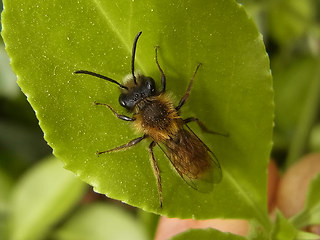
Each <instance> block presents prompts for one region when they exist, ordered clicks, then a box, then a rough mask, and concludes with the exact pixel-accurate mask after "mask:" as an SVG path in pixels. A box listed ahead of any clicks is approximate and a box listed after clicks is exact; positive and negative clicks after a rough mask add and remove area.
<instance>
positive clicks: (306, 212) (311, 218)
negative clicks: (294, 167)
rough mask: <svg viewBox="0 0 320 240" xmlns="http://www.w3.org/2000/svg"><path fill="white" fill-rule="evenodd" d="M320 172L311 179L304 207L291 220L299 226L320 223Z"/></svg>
mask: <svg viewBox="0 0 320 240" xmlns="http://www.w3.org/2000/svg"><path fill="white" fill-rule="evenodd" d="M319 189H320V174H318V175H317V177H315V178H314V179H313V180H311V182H310V185H309V189H308V193H307V197H306V204H305V206H304V209H303V210H302V211H301V212H300V213H299V214H297V215H295V216H293V217H292V219H290V221H291V222H292V224H293V225H295V226H296V227H297V228H302V227H305V226H308V225H315V224H317V225H318V224H320V191H319Z"/></svg>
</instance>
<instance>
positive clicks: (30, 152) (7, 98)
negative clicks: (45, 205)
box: [0, 0, 320, 239]
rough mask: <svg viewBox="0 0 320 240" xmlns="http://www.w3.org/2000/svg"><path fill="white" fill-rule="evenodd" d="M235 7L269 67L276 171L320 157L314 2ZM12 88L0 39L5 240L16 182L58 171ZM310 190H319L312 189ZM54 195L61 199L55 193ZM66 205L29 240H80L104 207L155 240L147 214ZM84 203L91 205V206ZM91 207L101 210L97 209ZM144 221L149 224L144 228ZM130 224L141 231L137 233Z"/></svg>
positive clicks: (0, 197) (0, 204)
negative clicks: (250, 24)
mask: <svg viewBox="0 0 320 240" xmlns="http://www.w3.org/2000/svg"><path fill="white" fill-rule="evenodd" d="M238 2H240V3H242V4H243V5H244V6H245V8H246V9H247V11H248V12H249V14H250V15H251V16H252V17H253V19H254V21H255V22H256V24H257V25H258V28H259V30H260V31H261V32H262V34H263V36H264V41H265V44H266V48H267V52H268V53H269V56H270V59H271V69H272V73H273V76H274V90H275V105H276V115H275V129H274V148H273V152H272V157H273V158H274V159H275V160H276V161H277V163H278V164H279V165H280V166H283V168H286V167H288V166H289V165H291V164H292V163H293V162H295V161H296V160H297V159H298V158H299V157H301V156H302V155H303V154H305V153H308V152H310V151H320V140H319V139H320V130H319V126H320V121H319V119H320V114H319V105H320V99H319V98H320V85H319V83H320V11H319V9H320V1H318V0H305V1H301V0H295V1H291V0H271V1H267V0H242V1H240V0H239V1H238ZM1 6H2V2H1ZM15 80H16V78H15V76H14V74H13V73H12V71H11V69H10V67H9V59H8V57H7V55H6V54H5V51H4V44H3V43H2V39H1V43H0V239H10V237H9V236H8V234H9V233H10V231H12V227H13V226H12V225H11V221H12V219H14V217H13V216H12V215H11V214H12V212H14V211H13V209H11V208H12V206H13V201H14V199H16V201H18V202H19V198H18V197H15V196H18V195H19V194H18V192H19V191H23V189H21V188H22V187H23V186H24V185H23V183H22V181H23V180H24V179H26V178H29V179H33V178H35V179H36V178H37V176H38V174H40V173H41V172H42V171H41V172H40V173H39V171H37V169H38V168H39V166H40V167H43V165H41V164H44V165H46V166H45V167H48V169H49V172H50V170H52V171H53V173H56V171H58V172H59V171H64V170H63V169H62V168H59V169H60V170H57V169H55V168H54V167H51V166H50V163H48V162H50V161H54V160H48V159H44V158H45V157H46V156H49V155H51V152H52V150H51V149H50V148H49V147H48V146H47V144H46V142H45V141H44V140H43V133H42V131H41V130H40V128H39V126H38V121H37V119H36V118H35V114H34V112H33V110H32V108H31V107H30V106H29V103H28V102H27V101H26V97H25V96H24V95H23V94H22V93H20V90H19V89H18V87H17V85H16V83H15ZM43 159H44V160H43ZM48 169H47V170H48ZM54 169H55V170H54ZM57 174H61V175H64V174H66V173H61V172H59V173H57ZM53 176H55V175H54V174H53ZM318 179H319V178H318ZM318 179H317V181H318V182H319V180H318ZM38 183H41V181H40V182H39V181H38ZM42 184H44V185H45V184H47V187H46V188H47V189H50V187H51V186H52V185H51V182H43V183H42ZM74 184H76V185H77V183H74ZM79 184H81V183H79ZM314 184H316V183H314ZM27 187H29V188H30V186H27ZM33 187H34V189H36V188H37V184H33ZM19 189H20V190H19ZM31 189H32V187H31ZM312 189H313V190H314V189H318V188H315V187H314V186H313V188H312ZM312 189H311V190H312ZM30 191H32V190H30ZM56 193H57V194H61V192H56ZM84 196H85V197H84ZM50 199H51V201H52V202H55V200H56V201H59V198H58V197H57V198H56V196H52V198H50ZM52 199H53V200H52ZM88 199H89V200H88ZM101 199H102V201H101ZM27 200H30V199H26V201H27ZM69 200H70V204H69V205H67V206H64V208H63V214H57V215H56V216H55V217H54V218H52V219H51V220H50V222H48V223H44V225H45V227H44V228H45V231H43V232H40V233H37V232H32V230H34V229H35V228H36V226H33V227H32V229H28V230H29V231H31V233H32V234H34V235H33V236H37V237H35V238H33V239H36V238H38V239H49V238H50V239H79V238H77V237H79V236H77V235H76V234H74V235H73V233H72V229H73V227H74V224H79V225H81V224H83V226H87V224H88V223H86V221H89V222H90V220H92V221H95V220H97V219H100V217H101V219H102V220H101V221H110V220H108V219H105V220H104V218H108V217H107V216H99V212H100V211H101V212H104V211H106V214H107V212H110V211H109V209H108V208H109V206H112V208H114V209H113V210H111V212H112V214H113V213H114V214H115V215H116V218H123V219H125V220H123V221H125V222H126V223H127V224H128V226H130V227H128V228H126V229H131V231H133V232H134V233H133V235H134V236H138V237H140V238H139V239H143V237H141V236H144V237H146V238H150V239H151V238H152V237H153V235H154V232H155V229H156V227H155V226H156V223H157V216H154V215H152V214H148V213H140V214H137V212H139V211H140V210H136V209H133V208H131V207H128V206H125V205H120V204H118V203H114V202H110V201H109V202H107V201H105V198H104V197H100V196H99V195H96V194H94V193H92V191H91V190H90V191H88V193H87V194H84V193H83V192H81V191H80V190H79V192H76V193H74V194H73V195H72V196H70V198H69ZM71 200H72V201H71ZM20 201H21V199H20ZM22 201H24V199H22ZM60 201H61V200H60ZM91 201H93V202H94V204H90V202H91ZM310 201H311V200H310ZM96 202H102V203H103V205H99V204H97V203H96ZM55 203H57V202H55ZM16 204H18V203H17V202H16ZM91 205H92V206H91ZM309 205H311V203H310V204H309ZM53 206H56V205H53ZM26 207H27V206H26ZM55 208H56V207H55ZM119 208H121V209H119ZM51 210H52V209H51ZM48 211H50V209H49V210H48ZM119 212H121V213H119ZM146 219H147V222H148V224H145V222H146ZM278 219H279V220H278V221H277V222H278V223H279V226H280V225H285V226H288V227H290V228H291V227H292V226H291V225H290V224H289V223H288V222H287V221H286V220H285V219H283V218H282V216H280V217H279V218H278ZM26 221H27V220H26ZM119 221H122V220H119ZM137 221H138V222H140V223H141V224H140V225H139V224H138V225H137ZM95 222H96V224H93V225H92V229H85V228H83V229H82V230H83V231H87V234H89V233H90V231H92V232H96V233H98V232H99V231H102V235H99V236H102V237H101V238H96V239H103V236H105V235H104V234H103V224H101V222H98V221H95ZM142 223H143V224H142ZM150 223H151V224H150ZM132 226H135V227H136V230H132ZM10 229H11V230H10ZM42 230H44V229H42ZM122 231H125V230H123V229H122ZM88 232H89V233H88ZM68 234H69V235H68ZM274 234H276V232H274ZM16 239H20V238H19V237H17V238H16ZM21 239H23V238H21ZM114 239H115V238H114ZM137 239H138V238H137ZM177 239H178V238H177ZM179 239H180V238H179Z"/></svg>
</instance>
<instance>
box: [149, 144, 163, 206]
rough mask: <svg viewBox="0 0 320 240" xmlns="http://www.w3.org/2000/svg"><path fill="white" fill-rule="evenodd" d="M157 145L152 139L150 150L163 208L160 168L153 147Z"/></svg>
mask: <svg viewBox="0 0 320 240" xmlns="http://www.w3.org/2000/svg"><path fill="white" fill-rule="evenodd" d="M155 146H156V142H155V141H152V142H151V143H150V145H149V152H150V154H151V160H152V167H153V170H154V174H155V176H156V178H157V184H158V194H159V201H160V207H161V208H162V186H161V176H160V170H159V167H158V164H157V161H156V159H155V158H154V154H153V148H154V147H155Z"/></svg>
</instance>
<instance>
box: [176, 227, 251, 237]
mask: <svg viewBox="0 0 320 240" xmlns="http://www.w3.org/2000/svg"><path fill="white" fill-rule="evenodd" d="M189 239H190V240H194V239H201V240H211V239H219V240H224V239H225V240H244V239H245V238H244V237H241V236H238V235H234V234H231V233H223V232H219V231H217V230H215V229H213V228H207V229H190V230H188V231H185V232H183V233H180V234H178V235H176V236H174V237H173V238H171V240H189Z"/></svg>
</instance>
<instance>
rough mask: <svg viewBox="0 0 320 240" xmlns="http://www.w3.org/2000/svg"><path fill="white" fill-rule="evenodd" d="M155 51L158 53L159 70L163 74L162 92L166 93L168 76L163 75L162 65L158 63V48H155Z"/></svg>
mask: <svg viewBox="0 0 320 240" xmlns="http://www.w3.org/2000/svg"><path fill="white" fill-rule="evenodd" d="M155 51H156V64H157V66H158V69H159V71H160V73H161V85H162V90H161V92H165V91H166V76H165V75H164V73H163V70H162V69H161V67H160V64H159V62H158V46H156V47H155Z"/></svg>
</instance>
